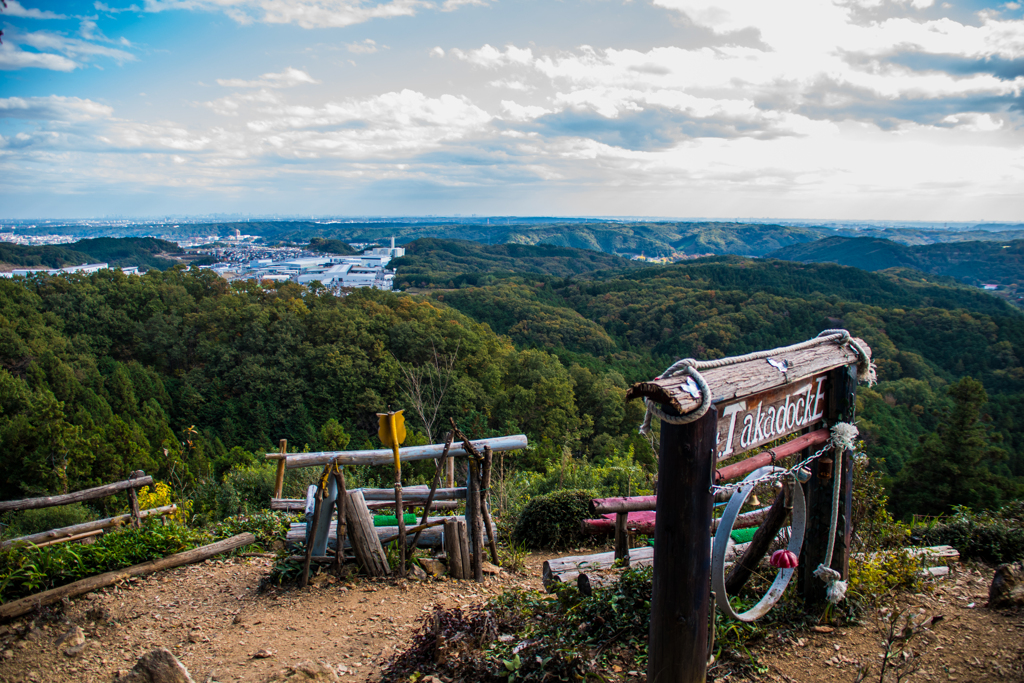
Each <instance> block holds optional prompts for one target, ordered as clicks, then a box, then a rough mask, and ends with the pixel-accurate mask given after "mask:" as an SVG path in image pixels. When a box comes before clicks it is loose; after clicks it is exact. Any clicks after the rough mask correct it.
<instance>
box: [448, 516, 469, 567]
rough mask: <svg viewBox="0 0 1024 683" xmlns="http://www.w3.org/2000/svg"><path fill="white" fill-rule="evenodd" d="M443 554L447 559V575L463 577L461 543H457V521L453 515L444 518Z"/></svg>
mask: <svg viewBox="0 0 1024 683" xmlns="http://www.w3.org/2000/svg"><path fill="white" fill-rule="evenodd" d="M444 554H445V557H446V558H447V560H448V575H449V576H451V577H452V578H453V579H464V578H466V577H465V576H463V575H462V545H461V544H460V543H459V523H458V520H456V519H455V518H454V517H452V518H449V519H446V520H444Z"/></svg>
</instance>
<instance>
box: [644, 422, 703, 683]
mask: <svg viewBox="0 0 1024 683" xmlns="http://www.w3.org/2000/svg"><path fill="white" fill-rule="evenodd" d="M717 433H718V410H717V408H715V407H714V406H711V407H710V408H709V409H708V411H707V413H706V414H705V415H704V416H703V417H701V418H700V419H698V420H696V421H694V422H691V423H690V424H686V425H674V424H670V423H668V422H663V423H662V425H661V452H660V454H659V458H658V463H659V466H658V509H657V515H658V519H659V520H660V521H659V523H658V524H657V526H656V527H655V530H654V576H653V580H652V584H651V627H650V636H649V638H648V649H647V680H648V681H649V683H669V682H671V683H704V679H705V677H706V674H707V659H708V651H707V650H708V608H709V606H710V604H711V592H710V589H709V588H708V587H709V586H710V583H711V536H710V535H709V533H708V529H709V528H710V527H711V511H712V507H713V499H712V495H711V490H710V487H709V486H708V483H709V482H710V481H711V476H712V474H713V473H714V467H715V438H716V436H717Z"/></svg>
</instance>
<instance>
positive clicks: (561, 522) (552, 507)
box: [512, 489, 594, 548]
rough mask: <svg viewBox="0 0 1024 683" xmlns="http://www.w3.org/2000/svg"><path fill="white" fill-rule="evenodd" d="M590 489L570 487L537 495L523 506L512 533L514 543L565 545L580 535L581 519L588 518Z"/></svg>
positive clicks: (579, 538) (591, 494)
mask: <svg viewBox="0 0 1024 683" xmlns="http://www.w3.org/2000/svg"><path fill="white" fill-rule="evenodd" d="M593 497H594V495H593V492H591V491H581V490H577V489H569V490H564V491H555V492H554V493H550V494H548V495H546V496H537V497H536V498H533V499H531V500H530V502H529V503H527V504H526V507H524V508H523V511H522V513H520V515H519V519H518V520H516V526H515V529H514V531H513V533H512V541H513V543H517V544H518V543H521V544H523V545H525V546H526V547H527V548H564V547H566V546H570V545H573V544H574V543H578V542H579V541H580V540H581V539H582V538H583V532H582V530H581V527H580V523H581V522H582V521H583V520H584V519H589V518H590V509H589V506H590V499H591V498H593Z"/></svg>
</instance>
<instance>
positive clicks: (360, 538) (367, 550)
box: [345, 491, 391, 576]
mask: <svg viewBox="0 0 1024 683" xmlns="http://www.w3.org/2000/svg"><path fill="white" fill-rule="evenodd" d="M345 511H346V514H347V518H348V520H347V521H348V534H349V540H350V541H351V542H352V549H353V550H354V551H355V553H356V559H357V560H358V561H359V563H360V564H361V565H362V566H363V571H365V572H366V573H367V574H368V575H369V576H387V575H389V574H390V573H391V568H390V567H389V566H388V559H387V556H386V555H385V554H384V548H382V547H381V545H380V538H379V537H378V536H377V532H376V530H375V529H374V528H373V519H371V518H370V511H369V510H368V509H366V502H365V501H364V500H363V494H362V493H361V492H360V491H350V492H349V494H348V503H347V504H346V506H345Z"/></svg>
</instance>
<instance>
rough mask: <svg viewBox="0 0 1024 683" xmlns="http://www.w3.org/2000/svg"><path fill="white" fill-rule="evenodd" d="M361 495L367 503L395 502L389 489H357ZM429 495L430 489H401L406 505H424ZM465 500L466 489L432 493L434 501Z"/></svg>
mask: <svg viewBox="0 0 1024 683" xmlns="http://www.w3.org/2000/svg"><path fill="white" fill-rule="evenodd" d="M359 491H361V492H362V494H363V499H364V500H365V501H366V502H367V503H372V502H381V501H383V502H388V503H392V504H394V502H395V490H394V489H393V488H390V489H359ZM429 495H430V488H429V487H427V486H423V485H420V486H406V487H404V488H403V489H402V500H403V501H405V503H406V504H409V503H418V504H425V503H426V502H427V497H428V496H429ZM465 499H466V487H465V486H460V487H457V488H447V489H437V490H436V491H434V500H435V501H437V500H465Z"/></svg>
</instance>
